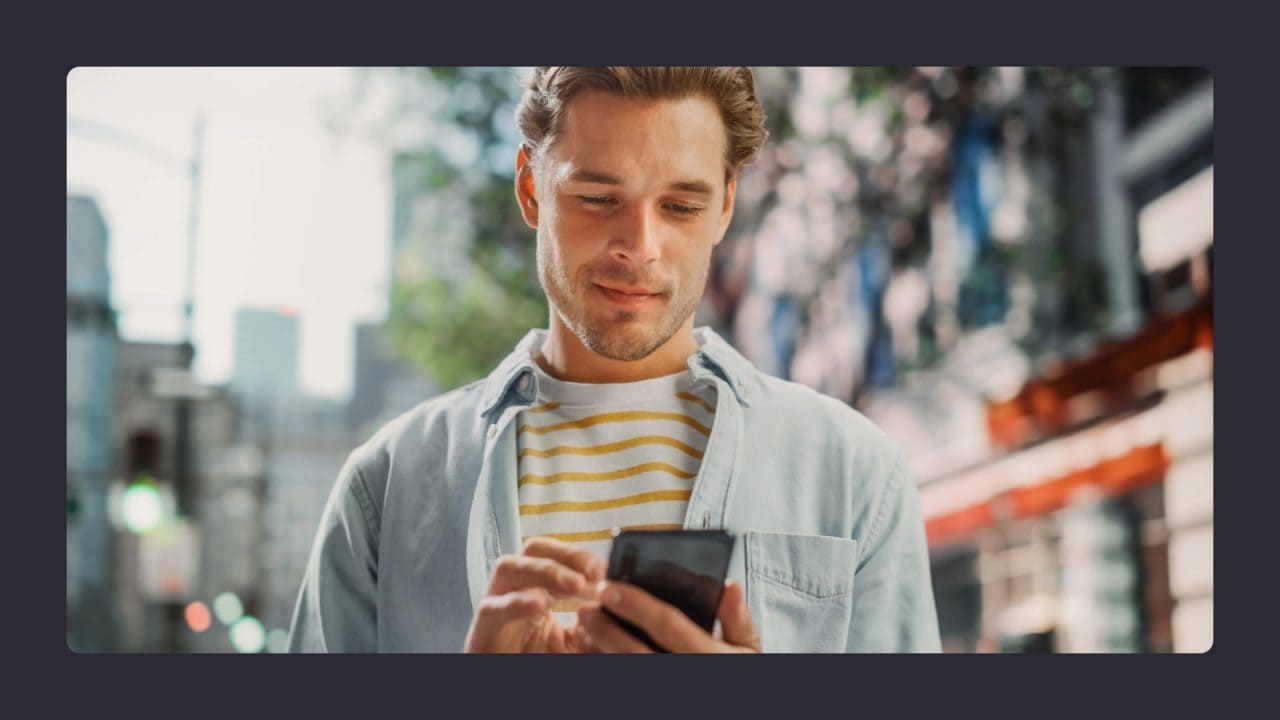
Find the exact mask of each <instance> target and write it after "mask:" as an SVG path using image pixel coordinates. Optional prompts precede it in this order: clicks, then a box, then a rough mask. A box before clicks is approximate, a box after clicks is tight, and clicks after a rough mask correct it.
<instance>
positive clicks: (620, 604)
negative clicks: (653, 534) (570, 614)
mask: <svg viewBox="0 0 1280 720" xmlns="http://www.w3.org/2000/svg"><path fill="white" fill-rule="evenodd" d="M598 590H599V593H600V604H602V605H603V606H604V607H605V608H608V609H609V611H610V612H612V613H614V614H615V615H617V616H618V617H620V618H622V619H624V620H626V621H628V622H630V623H632V624H634V625H636V626H637V627H639V628H640V629H641V630H644V631H645V633H646V634H648V635H649V637H650V638H652V639H653V641H654V642H655V643H657V644H658V645H659V646H660V647H663V648H665V649H667V650H669V651H671V652H681V653H734V652H756V653H758V652H760V633H758V632H756V627H755V624H754V623H752V622H751V614H750V613H748V612H747V602H746V597H745V595H744V594H743V591H742V585H740V584H739V583H737V582H735V581H732V580H730V581H729V582H727V583H725V587H724V594H723V596H722V597H721V599H720V607H719V609H718V610H717V611H716V617H718V618H719V620H720V630H721V633H722V634H723V638H722V639H721V638H716V637H713V636H712V635H711V634H709V633H707V632H706V631H705V630H703V629H702V628H700V627H698V626H697V625H696V624H695V623H694V622H693V621H692V620H690V619H689V616H687V615H685V614H684V613H683V612H681V611H680V609H679V608H677V607H675V606H674V605H670V604H668V603H665V602H663V601H661V600H659V599H657V598H655V597H654V596H652V595H650V594H649V593H647V592H645V591H644V590H642V589H641V588H638V587H636V586H635V585H631V584H629V583H624V582H612V581H610V582H604V583H601V584H600V586H599V588H598ZM573 639H574V642H575V644H576V645H577V647H579V648H580V649H582V650H584V651H598V652H641V653H647V652H652V650H650V649H649V647H648V646H646V645H645V644H644V643H643V642H641V641H640V640H637V639H636V638H635V637H633V636H632V635H631V634H630V633H628V632H627V631H626V630H623V629H622V628H621V627H619V626H618V624H617V623H616V622H614V621H613V620H612V619H611V618H610V617H609V616H608V615H605V614H604V612H602V611H601V609H600V606H599V605H597V604H594V603H592V604H586V605H583V606H582V607H581V608H579V609H578V627H577V628H575V630H574V633H573Z"/></svg>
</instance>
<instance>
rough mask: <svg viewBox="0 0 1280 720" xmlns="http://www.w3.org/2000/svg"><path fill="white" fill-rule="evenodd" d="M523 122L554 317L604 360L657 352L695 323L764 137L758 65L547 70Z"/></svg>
mask: <svg viewBox="0 0 1280 720" xmlns="http://www.w3.org/2000/svg"><path fill="white" fill-rule="evenodd" d="M517 118H518V122H519V126H520V130H521V132H522V133H523V135H524V143H523V144H522V145H521V148H520V152H519V155H518V157H517V161H516V167H517V173H516V196H517V199H518V200H519V202H520V209H521V212H522V213H523V214H524V218H525V221H526V222H527V223H528V224H529V225H530V226H531V227H533V228H536V229H537V234H538V252H537V256H538V278H539V280H540V281H541V283H542V287H543V289H544V290H545V291H546V293H547V299H548V301H549V303H550V305H551V309H552V322H553V323H554V322H556V321H557V320H558V321H559V322H562V323H563V324H564V325H565V326H566V327H567V328H568V329H569V330H570V331H572V333H573V334H574V336H576V337H577V338H578V339H579V340H580V341H581V342H582V344H583V345H584V346H586V347H587V348H589V349H590V350H592V351H593V352H595V353H597V354H599V355H602V356H604V357H607V358H611V359H614V360H639V359H641V358H644V357H647V356H648V355H649V354H650V353H652V352H653V351H654V350H656V349H657V348H659V347H661V346H662V345H663V344H664V343H666V342H667V340H669V339H670V338H671V337H672V336H673V335H675V333H676V332H678V331H679V330H680V329H681V328H683V327H685V326H686V325H687V324H690V323H692V321H693V313H694V310H695V309H696V308H697V305H698V301H699V299H700V298H701V297H702V292H703V290H704V289H705V286H706V279H707V271H708V269H709V266H710V260H711V250H712V248H713V247H715V246H716V245H717V244H719V242H720V240H721V239H722V238H723V237H724V233H725V230H726V229H728V226H729V221H730V219H731V218H732V216H733V199H734V194H735V191H736V189H737V173H738V171H739V170H740V169H741V168H742V167H743V166H744V165H746V164H747V163H749V162H751V161H752V160H753V159H754V158H755V156H756V153H757V152H758V150H759V148H760V145H761V144H762V143H763V141H764V138H765V131H764V128H763V123H764V111H763V110H762V108H761V107H760V103H759V102H758V101H757V100H756V97H755V86H754V80H753V78H752V75H751V71H750V69H749V68H743V67H734V68H706V67H696V68H668V67H663V68H613V67H610V68H575V67H555V68H546V67H541V68H537V69H536V70H535V71H534V73H533V76H532V77H531V79H530V81H529V85H528V88H527V89H526V91H525V94H524V98H523V99H522V101H521V104H520V107H519V109H518V111H517Z"/></svg>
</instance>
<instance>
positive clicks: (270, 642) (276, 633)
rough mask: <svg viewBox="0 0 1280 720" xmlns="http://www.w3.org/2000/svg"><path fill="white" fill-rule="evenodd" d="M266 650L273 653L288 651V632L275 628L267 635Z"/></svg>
mask: <svg viewBox="0 0 1280 720" xmlns="http://www.w3.org/2000/svg"><path fill="white" fill-rule="evenodd" d="M267 650H269V651H270V652H273V653H283V652H288V651H289V633H288V631H285V630H281V629H280V628H276V629H275V630H272V631H271V632H269V633H267Z"/></svg>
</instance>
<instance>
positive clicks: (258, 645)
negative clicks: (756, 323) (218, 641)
mask: <svg viewBox="0 0 1280 720" xmlns="http://www.w3.org/2000/svg"><path fill="white" fill-rule="evenodd" d="M266 642H267V634H266V631H265V630H263V627H262V623H261V622H259V620H258V618H256V617H254V616H252V615H245V616H244V617H242V618H240V619H239V620H237V621H236V622H235V624H234V625H232V626H231V644H232V646H234V647H235V649H236V650H237V651H238V652H242V653H256V652H262V648H263V646H264V645H266Z"/></svg>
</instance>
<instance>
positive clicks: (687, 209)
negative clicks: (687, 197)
mask: <svg viewBox="0 0 1280 720" xmlns="http://www.w3.org/2000/svg"><path fill="white" fill-rule="evenodd" d="M667 207H669V208H671V209H672V210H674V211H675V212H677V213H679V214H680V215H688V216H690V217H697V216H699V215H701V214H702V211H703V209H704V208H700V207H698V206H696V205H682V204H680V203H667Z"/></svg>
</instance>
